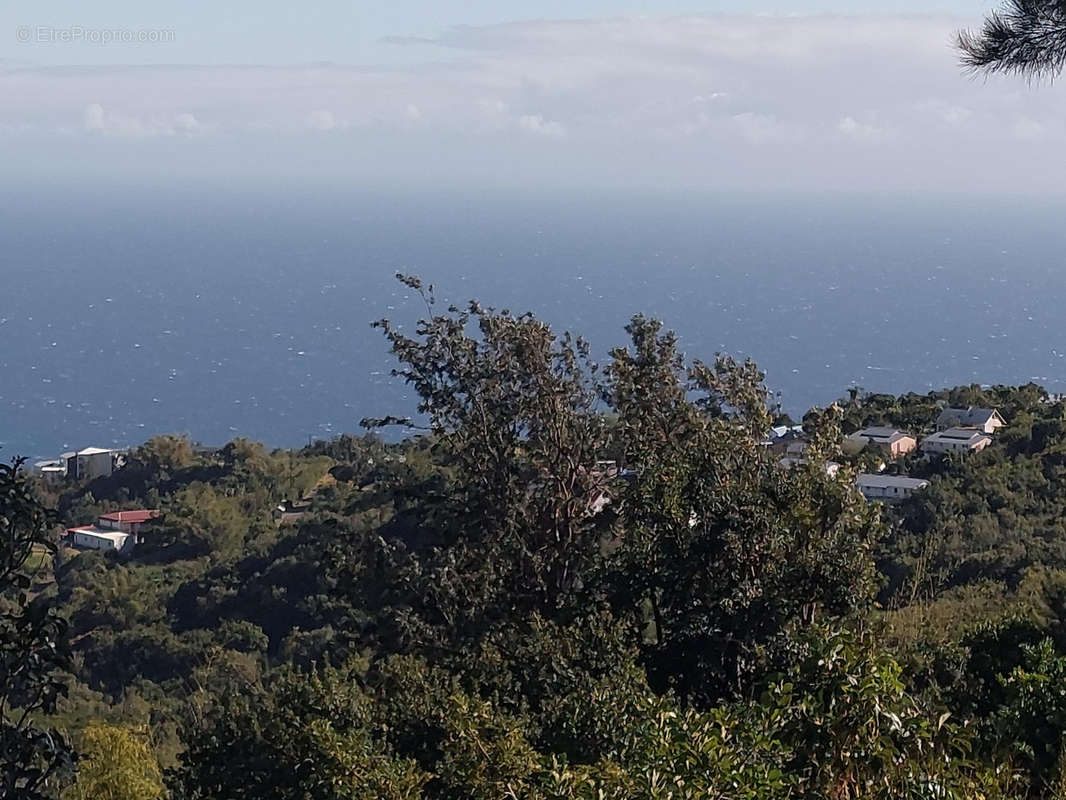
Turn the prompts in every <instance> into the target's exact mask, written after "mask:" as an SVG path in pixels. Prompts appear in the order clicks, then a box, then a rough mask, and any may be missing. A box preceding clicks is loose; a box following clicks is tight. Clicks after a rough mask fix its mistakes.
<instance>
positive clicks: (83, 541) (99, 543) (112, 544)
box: [67, 525, 134, 553]
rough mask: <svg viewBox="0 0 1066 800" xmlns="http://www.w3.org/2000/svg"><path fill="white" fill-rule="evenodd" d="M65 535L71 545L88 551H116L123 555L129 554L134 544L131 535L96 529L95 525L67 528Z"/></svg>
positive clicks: (123, 532)
mask: <svg viewBox="0 0 1066 800" xmlns="http://www.w3.org/2000/svg"><path fill="white" fill-rule="evenodd" d="M67 535H68V536H69V537H70V543H71V544H72V545H74V546H75V547H84V548H86V549H88V550H118V551H119V552H120V553H125V552H129V550H131V549H132V548H133V544H134V536H133V534H132V533H126V532H125V531H113V530H109V529H107V528H98V527H97V526H95V525H83V526H81V527H80V528H67Z"/></svg>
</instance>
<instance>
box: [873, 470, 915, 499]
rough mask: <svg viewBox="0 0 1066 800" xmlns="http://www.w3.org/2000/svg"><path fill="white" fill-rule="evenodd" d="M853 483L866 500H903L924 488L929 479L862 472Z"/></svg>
mask: <svg viewBox="0 0 1066 800" xmlns="http://www.w3.org/2000/svg"><path fill="white" fill-rule="evenodd" d="M855 485H856V486H857V487H858V488H859V491H860V492H862V496H863V497H865V498H866V499H867V500H903V499H905V498H907V497H910V496H911V495H913V494H914V493H915V492H917V491H920V490H922V489H924V488H925V487H926V486H928V485H929V481H926V480H922V479H921V478H905V477H902V476H899V475H871V474H869V473H863V474H861V475H859V476H858V477H857V478H856V479H855Z"/></svg>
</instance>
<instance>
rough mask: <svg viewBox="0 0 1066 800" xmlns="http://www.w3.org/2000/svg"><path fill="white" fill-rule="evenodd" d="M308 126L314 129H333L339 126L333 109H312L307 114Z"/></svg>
mask: <svg viewBox="0 0 1066 800" xmlns="http://www.w3.org/2000/svg"><path fill="white" fill-rule="evenodd" d="M307 127H308V128H310V129H311V130H314V131H331V130H333V129H335V128H336V127H337V118H336V117H335V116H333V112H332V111H323V110H317V111H312V112H311V113H310V114H308V115H307Z"/></svg>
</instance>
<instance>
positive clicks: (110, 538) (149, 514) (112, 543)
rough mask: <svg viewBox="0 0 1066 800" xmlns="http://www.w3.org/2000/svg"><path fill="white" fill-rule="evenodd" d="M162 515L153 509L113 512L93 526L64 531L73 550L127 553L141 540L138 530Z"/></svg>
mask: <svg viewBox="0 0 1066 800" xmlns="http://www.w3.org/2000/svg"><path fill="white" fill-rule="evenodd" d="M162 516H163V515H162V512H160V511H156V510H151V511H149V510H144V509H140V510H136V511H114V512H112V513H110V514H101V515H100V517H99V518H98V519H97V520H96V524H95V525H80V526H78V527H77V528H67V537H68V538H69V540H70V543H71V544H72V545H73V546H74V547H83V548H86V549H88V550H118V551H119V552H120V553H126V552H129V551H130V550H132V549H133V546H134V545H136V544H138V543H139V542H141V541H143V539H142V537H141V535H140V533H141V527H142V526H143V525H144V524H145V523H147V522H149V521H151V520H155V519H159V518H161V517H162Z"/></svg>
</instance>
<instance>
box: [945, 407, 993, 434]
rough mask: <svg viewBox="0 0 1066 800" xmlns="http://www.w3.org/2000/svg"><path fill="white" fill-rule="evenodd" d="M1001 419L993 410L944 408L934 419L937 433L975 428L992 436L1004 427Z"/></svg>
mask: <svg viewBox="0 0 1066 800" xmlns="http://www.w3.org/2000/svg"><path fill="white" fill-rule="evenodd" d="M1006 424H1007V423H1006V421H1004V419H1003V417H1001V416H1000V414H999V412H998V411H996V409H994V408H974V407H973V406H970V407H969V408H945V409H944V410H943V411H941V412H940V416H938V417H937V418H936V429H937V430H938V431H943V430H947V429H948V428H977V430H979V431H980V432H981V433H988V434H992V433H995V432H996V431H997V430H998V429H999V428H1002V427H1003V426H1004V425H1006Z"/></svg>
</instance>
